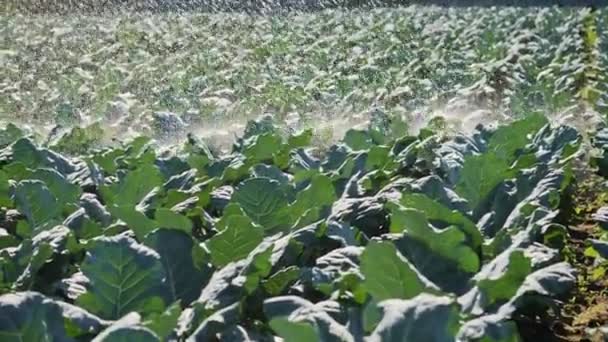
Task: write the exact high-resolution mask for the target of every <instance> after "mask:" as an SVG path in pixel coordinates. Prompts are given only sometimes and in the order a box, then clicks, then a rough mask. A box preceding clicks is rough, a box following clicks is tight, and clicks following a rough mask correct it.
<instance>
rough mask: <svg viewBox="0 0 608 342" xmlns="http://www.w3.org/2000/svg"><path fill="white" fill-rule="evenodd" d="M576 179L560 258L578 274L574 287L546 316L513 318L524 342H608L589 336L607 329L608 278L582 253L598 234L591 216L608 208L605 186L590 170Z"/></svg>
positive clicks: (601, 336)
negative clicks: (600, 329) (598, 330)
mask: <svg viewBox="0 0 608 342" xmlns="http://www.w3.org/2000/svg"><path fill="white" fill-rule="evenodd" d="M577 178H578V181H577V183H576V184H575V185H574V186H573V188H572V190H571V195H572V197H571V198H572V202H571V203H568V204H567V210H569V211H570V212H569V213H564V215H562V217H565V219H564V222H563V223H564V224H565V225H566V227H567V228H568V235H569V236H568V238H567V240H566V247H565V248H564V250H563V254H564V257H565V259H566V260H567V261H568V262H570V263H571V264H572V265H573V266H574V267H575V269H576V271H577V284H576V286H575V287H574V289H573V290H572V292H571V293H570V295H569V296H568V297H567V298H565V299H564V300H563V301H562V302H561V303H560V304H559V305H558V307H556V308H555V309H554V310H551V311H550V312H548V313H547V314H545V315H540V316H536V317H530V316H520V317H516V318H515V320H516V322H517V325H518V327H519V329H520V333H521V336H522V338H523V340H524V341H531V342H532V341H534V342H536V341H559V342H574V341H577V342H578V341H590V342H602V341H608V336H607V335H601V334H600V333H595V334H591V333H590V332H589V331H590V330H591V329H594V328H599V327H602V326H607V325H608V274H603V273H601V272H600V273H598V267H597V266H594V259H593V258H592V257H590V256H588V255H587V254H586V253H585V251H586V250H587V248H588V244H587V239H589V238H597V237H598V236H599V234H600V231H601V229H600V228H599V226H598V225H597V224H596V223H595V222H594V221H593V220H592V218H591V215H592V214H593V213H594V212H595V211H597V209H599V207H601V206H605V205H608V185H607V182H606V180H605V179H603V178H601V177H599V176H597V175H595V174H594V173H592V172H591V171H590V170H584V171H581V172H580V175H579V176H578V177H577Z"/></svg>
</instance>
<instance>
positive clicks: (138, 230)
mask: <svg viewBox="0 0 608 342" xmlns="http://www.w3.org/2000/svg"><path fill="white" fill-rule="evenodd" d="M108 210H109V211H110V213H111V214H112V216H114V217H116V218H117V219H120V220H122V221H123V222H124V223H126V224H127V227H129V229H131V230H132V231H133V232H134V233H135V236H137V238H138V239H140V240H143V239H144V238H145V237H146V235H148V234H149V233H151V232H152V231H154V229H156V228H158V225H157V223H156V222H155V221H154V220H152V219H149V218H148V217H147V216H146V215H144V214H143V213H142V212H140V211H139V210H137V209H136V208H135V207H133V206H131V205H123V206H108Z"/></svg>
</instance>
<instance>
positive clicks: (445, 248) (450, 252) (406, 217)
mask: <svg viewBox="0 0 608 342" xmlns="http://www.w3.org/2000/svg"><path fill="white" fill-rule="evenodd" d="M389 208H390V210H391V231H392V232H398V230H399V229H401V230H402V231H403V232H404V233H405V234H406V235H407V236H409V237H411V238H413V239H416V240H418V241H420V242H422V243H423V244H425V245H426V246H427V247H428V249H429V252H430V253H434V254H437V255H440V256H442V257H443V258H446V259H448V260H451V261H453V262H454V263H456V265H457V267H458V268H460V269H461V270H462V271H465V272H468V273H475V272H477V271H478V270H479V265H480V261H479V256H478V255H477V253H476V252H475V251H474V250H473V249H471V247H470V246H469V245H468V244H467V239H466V235H465V234H464V233H463V231H462V230H460V229H458V228H457V227H454V226H450V227H448V228H445V229H443V230H437V229H435V228H433V227H432V226H431V225H430V224H429V222H428V221H427V219H426V216H425V214H424V213H423V212H421V211H418V210H415V209H405V208H403V207H401V206H399V205H396V204H393V203H391V204H389Z"/></svg>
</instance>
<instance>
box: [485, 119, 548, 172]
mask: <svg viewBox="0 0 608 342" xmlns="http://www.w3.org/2000/svg"><path fill="white" fill-rule="evenodd" d="M547 122H548V121H547V118H546V117H545V116H544V115H542V114H532V115H529V116H527V117H526V118H524V119H522V120H518V121H515V122H512V123H511V124H509V125H504V126H501V127H499V128H498V129H497V130H496V132H494V134H492V137H491V138H490V140H489V142H488V151H490V152H493V153H494V154H495V155H496V156H497V157H498V158H500V159H502V160H505V161H509V162H510V161H513V160H514V159H515V153H516V152H517V151H518V150H523V148H524V147H525V146H526V144H527V143H529V142H530V140H531V138H532V137H531V136H532V134H534V133H536V132H537V131H538V130H539V129H541V128H542V127H543V126H544V125H546V124H547Z"/></svg>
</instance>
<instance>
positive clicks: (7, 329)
mask: <svg viewBox="0 0 608 342" xmlns="http://www.w3.org/2000/svg"><path fill="white" fill-rule="evenodd" d="M105 325H107V322H105V321H103V320H101V319H99V318H98V317H96V316H94V315H92V314H90V313H88V312H86V311H84V310H83V309H81V308H79V307H76V306H74V305H71V304H67V303H63V302H59V301H55V300H52V299H50V298H46V297H44V296H43V295H41V294H39V293H37V292H19V293H10V294H5V295H2V296H0V340H2V341H7V342H8V341H70V340H72V339H76V338H79V337H83V338H86V337H87V336H91V335H94V334H96V333H98V332H99V331H100V330H102V329H103V327H104V326H105Z"/></svg>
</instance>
